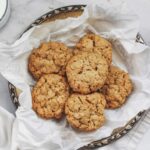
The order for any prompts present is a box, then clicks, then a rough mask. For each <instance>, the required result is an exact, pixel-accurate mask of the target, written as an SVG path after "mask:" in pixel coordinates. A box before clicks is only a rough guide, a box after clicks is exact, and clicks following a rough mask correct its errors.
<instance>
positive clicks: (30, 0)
mask: <svg viewBox="0 0 150 150" xmlns="http://www.w3.org/2000/svg"><path fill="white" fill-rule="evenodd" d="M95 1H97V0H95ZM125 1H126V2H127V3H128V6H129V7H130V8H131V9H133V10H134V11H135V12H136V13H137V14H138V15H139V19H140V22H141V25H140V29H139V30H140V33H141V35H142V36H143V38H144V40H145V42H146V43H147V44H148V45H150V35H149V34H150V28H149V27H150V21H149V19H148V18H149V14H150V1H149V0H132V1H130V0H125ZM10 3H11V16H10V19H9V21H8V23H7V24H6V25H5V26H4V27H3V28H2V29H1V30H0V42H4V43H13V42H14V41H15V40H16V39H17V38H18V37H19V35H20V33H21V32H22V31H23V30H24V29H25V28H26V27H27V26H28V25H29V24H30V23H31V22H33V21H34V20H35V19H36V18H38V17H39V16H41V15H42V14H44V13H46V12H47V11H49V10H52V9H54V8H57V7H60V6H63V5H64V4H65V5H70V4H81V3H82V4H84V3H88V0H72V1H70V0H59V2H58V1H56V0H24V1H19V0H10ZM63 3H64V4H63ZM0 83H1V84H0V105H1V106H3V107H4V108H5V109H7V110H8V111H9V112H11V113H13V114H14V115H15V107H14V106H13V104H12V102H11V99H10V96H9V91H8V84H7V81H6V80H5V79H4V78H3V77H2V76H0ZM149 139H150V130H149V131H147V133H146V134H145V135H144V138H143V139H141V142H140V143H139V144H138V145H137V149H136V150H141V149H144V150H149V149H150V142H149Z"/></svg>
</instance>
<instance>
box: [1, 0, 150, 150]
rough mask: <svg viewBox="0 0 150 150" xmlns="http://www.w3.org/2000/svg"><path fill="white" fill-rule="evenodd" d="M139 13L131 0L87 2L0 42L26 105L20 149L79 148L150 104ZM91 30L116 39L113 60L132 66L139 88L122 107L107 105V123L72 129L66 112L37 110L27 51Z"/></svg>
mask: <svg viewBox="0 0 150 150" xmlns="http://www.w3.org/2000/svg"><path fill="white" fill-rule="evenodd" d="M138 26H139V23H138V18H137V16H136V15H135V14H133V12H130V11H129V10H128V9H127V7H126V5H125V4H124V3H122V2H120V3H117V4H115V3H109V2H106V1H105V0H101V2H100V3H99V5H90V6H87V7H86V8H85V10H84V13H83V14H82V15H81V16H80V17H78V18H68V19H65V20H63V21H62V20H57V21H55V22H52V23H47V24H44V25H41V26H37V27H34V28H32V29H31V30H29V31H28V32H26V33H25V34H24V35H23V36H22V37H21V39H19V40H18V41H16V42H15V43H14V44H12V45H4V44H2V43H1V44H0V72H1V74H2V75H3V76H4V77H5V78H6V79H7V80H8V81H10V82H11V83H12V84H14V85H15V86H16V87H17V88H19V89H20V90H21V91H22V92H21V94H20V95H19V101H20V104H21V106H20V107H19V108H18V110H17V111H16V128H17V133H16V140H17V143H18V147H19V148H20V149H21V150H27V149H30V150H34V149H38V150H75V149H77V148H79V147H80V146H83V145H84V144H87V143H89V142H91V141H93V140H97V139H100V138H102V137H106V136H108V135H110V133H111V132H112V130H113V129H114V128H116V127H119V126H122V125H124V124H125V123H126V122H127V121H128V120H129V119H131V118H132V117H133V116H135V115H136V114H137V113H138V112H139V111H141V110H143V109H148V108H149V107H150V99H149V97H150V91H149V89H150V80H149V77H150V59H149V58H150V48H149V47H147V46H144V45H142V44H139V43H136V42H135V38H136V35H137V33H138ZM86 32H94V33H96V34H99V35H101V36H103V37H105V38H107V39H108V40H110V41H111V42H112V44H113V64H115V65H117V66H119V67H121V68H122V69H124V70H126V71H127V72H129V74H130V76H131V78H132V80H133V83H134V92H133V93H132V95H131V96H130V97H129V98H128V101H127V103H126V104H125V105H124V106H123V107H121V108H120V109H117V110H106V111H105V115H106V118H107V120H106V123H105V125H104V126H103V127H102V128H100V129H98V130H96V131H94V132H90V133H83V132H77V131H75V130H73V129H72V128H71V127H70V126H69V125H68V124H67V123H66V119H65V118H63V119H62V120H60V121H55V120H43V119H41V118H39V117H38V116H37V115H36V113H35V112H34V111H33V110H32V103H31V102H32V99H31V90H30V86H31V85H34V83H35V81H33V79H32V77H31V76H30V74H29V73H28V69H27V63H28V56H29V54H30V53H31V50H32V49H33V48H34V47H37V46H39V44H40V43H41V42H42V41H49V40H55V41H60V42H64V43H66V44H67V45H68V46H74V45H75V43H76V42H77V41H78V40H79V38H80V37H81V36H83V35H84V34H85V33H86Z"/></svg>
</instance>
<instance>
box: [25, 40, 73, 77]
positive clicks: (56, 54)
mask: <svg viewBox="0 0 150 150" xmlns="http://www.w3.org/2000/svg"><path fill="white" fill-rule="evenodd" d="M71 57H72V52H71V50H70V49H69V48H68V47H67V46H66V45H65V44H63V43H58V42H47V43H43V44H41V46H40V47H39V48H36V49H34V50H33V51H32V53H31V55H30V56H29V63H28V68H29V71H30V73H31V74H32V75H33V77H34V78H35V79H36V80H37V79H39V78H40V77H41V76H42V75H44V74H50V73H59V74H61V75H64V74H65V66H66V64H67V62H68V60H69V59H70V58H71Z"/></svg>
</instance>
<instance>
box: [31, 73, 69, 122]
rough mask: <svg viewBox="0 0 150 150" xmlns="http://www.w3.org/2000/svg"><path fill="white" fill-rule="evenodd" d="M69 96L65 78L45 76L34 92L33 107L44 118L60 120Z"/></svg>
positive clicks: (51, 75) (54, 75) (53, 75)
mask: <svg viewBox="0 0 150 150" xmlns="http://www.w3.org/2000/svg"><path fill="white" fill-rule="evenodd" d="M68 96H69V93H68V85H67V83H66V82H65V79H64V77H62V76H60V75H56V74H50V75H44V76H42V77H41V78H40V79H39V81H38V82H37V83H36V85H35V86H34V88H33V90H32V107H33V109H34V110H35V112H36V113H37V114H38V115H39V116H41V117H42V118H45V119H49V118H60V117H61V115H62V113H63V111H64V106H65V102H66V100H67V98H68Z"/></svg>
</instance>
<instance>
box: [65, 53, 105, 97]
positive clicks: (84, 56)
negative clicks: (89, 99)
mask: <svg viewBox="0 0 150 150" xmlns="http://www.w3.org/2000/svg"><path fill="white" fill-rule="evenodd" d="M66 74H67V77H68V81H69V84H70V86H71V88H72V89H73V91H75V92H79V93H82V94H88V93H91V92H94V91H97V90H98V89H99V88H101V87H102V86H103V85H104V83H105V80H106V78H107V75H108V64H107V62H106V60H105V58H103V57H102V56H101V55H99V54H98V53H97V52H81V53H78V54H77V55H75V56H73V57H72V58H71V59H70V61H69V62H68V64H67V66H66Z"/></svg>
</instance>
